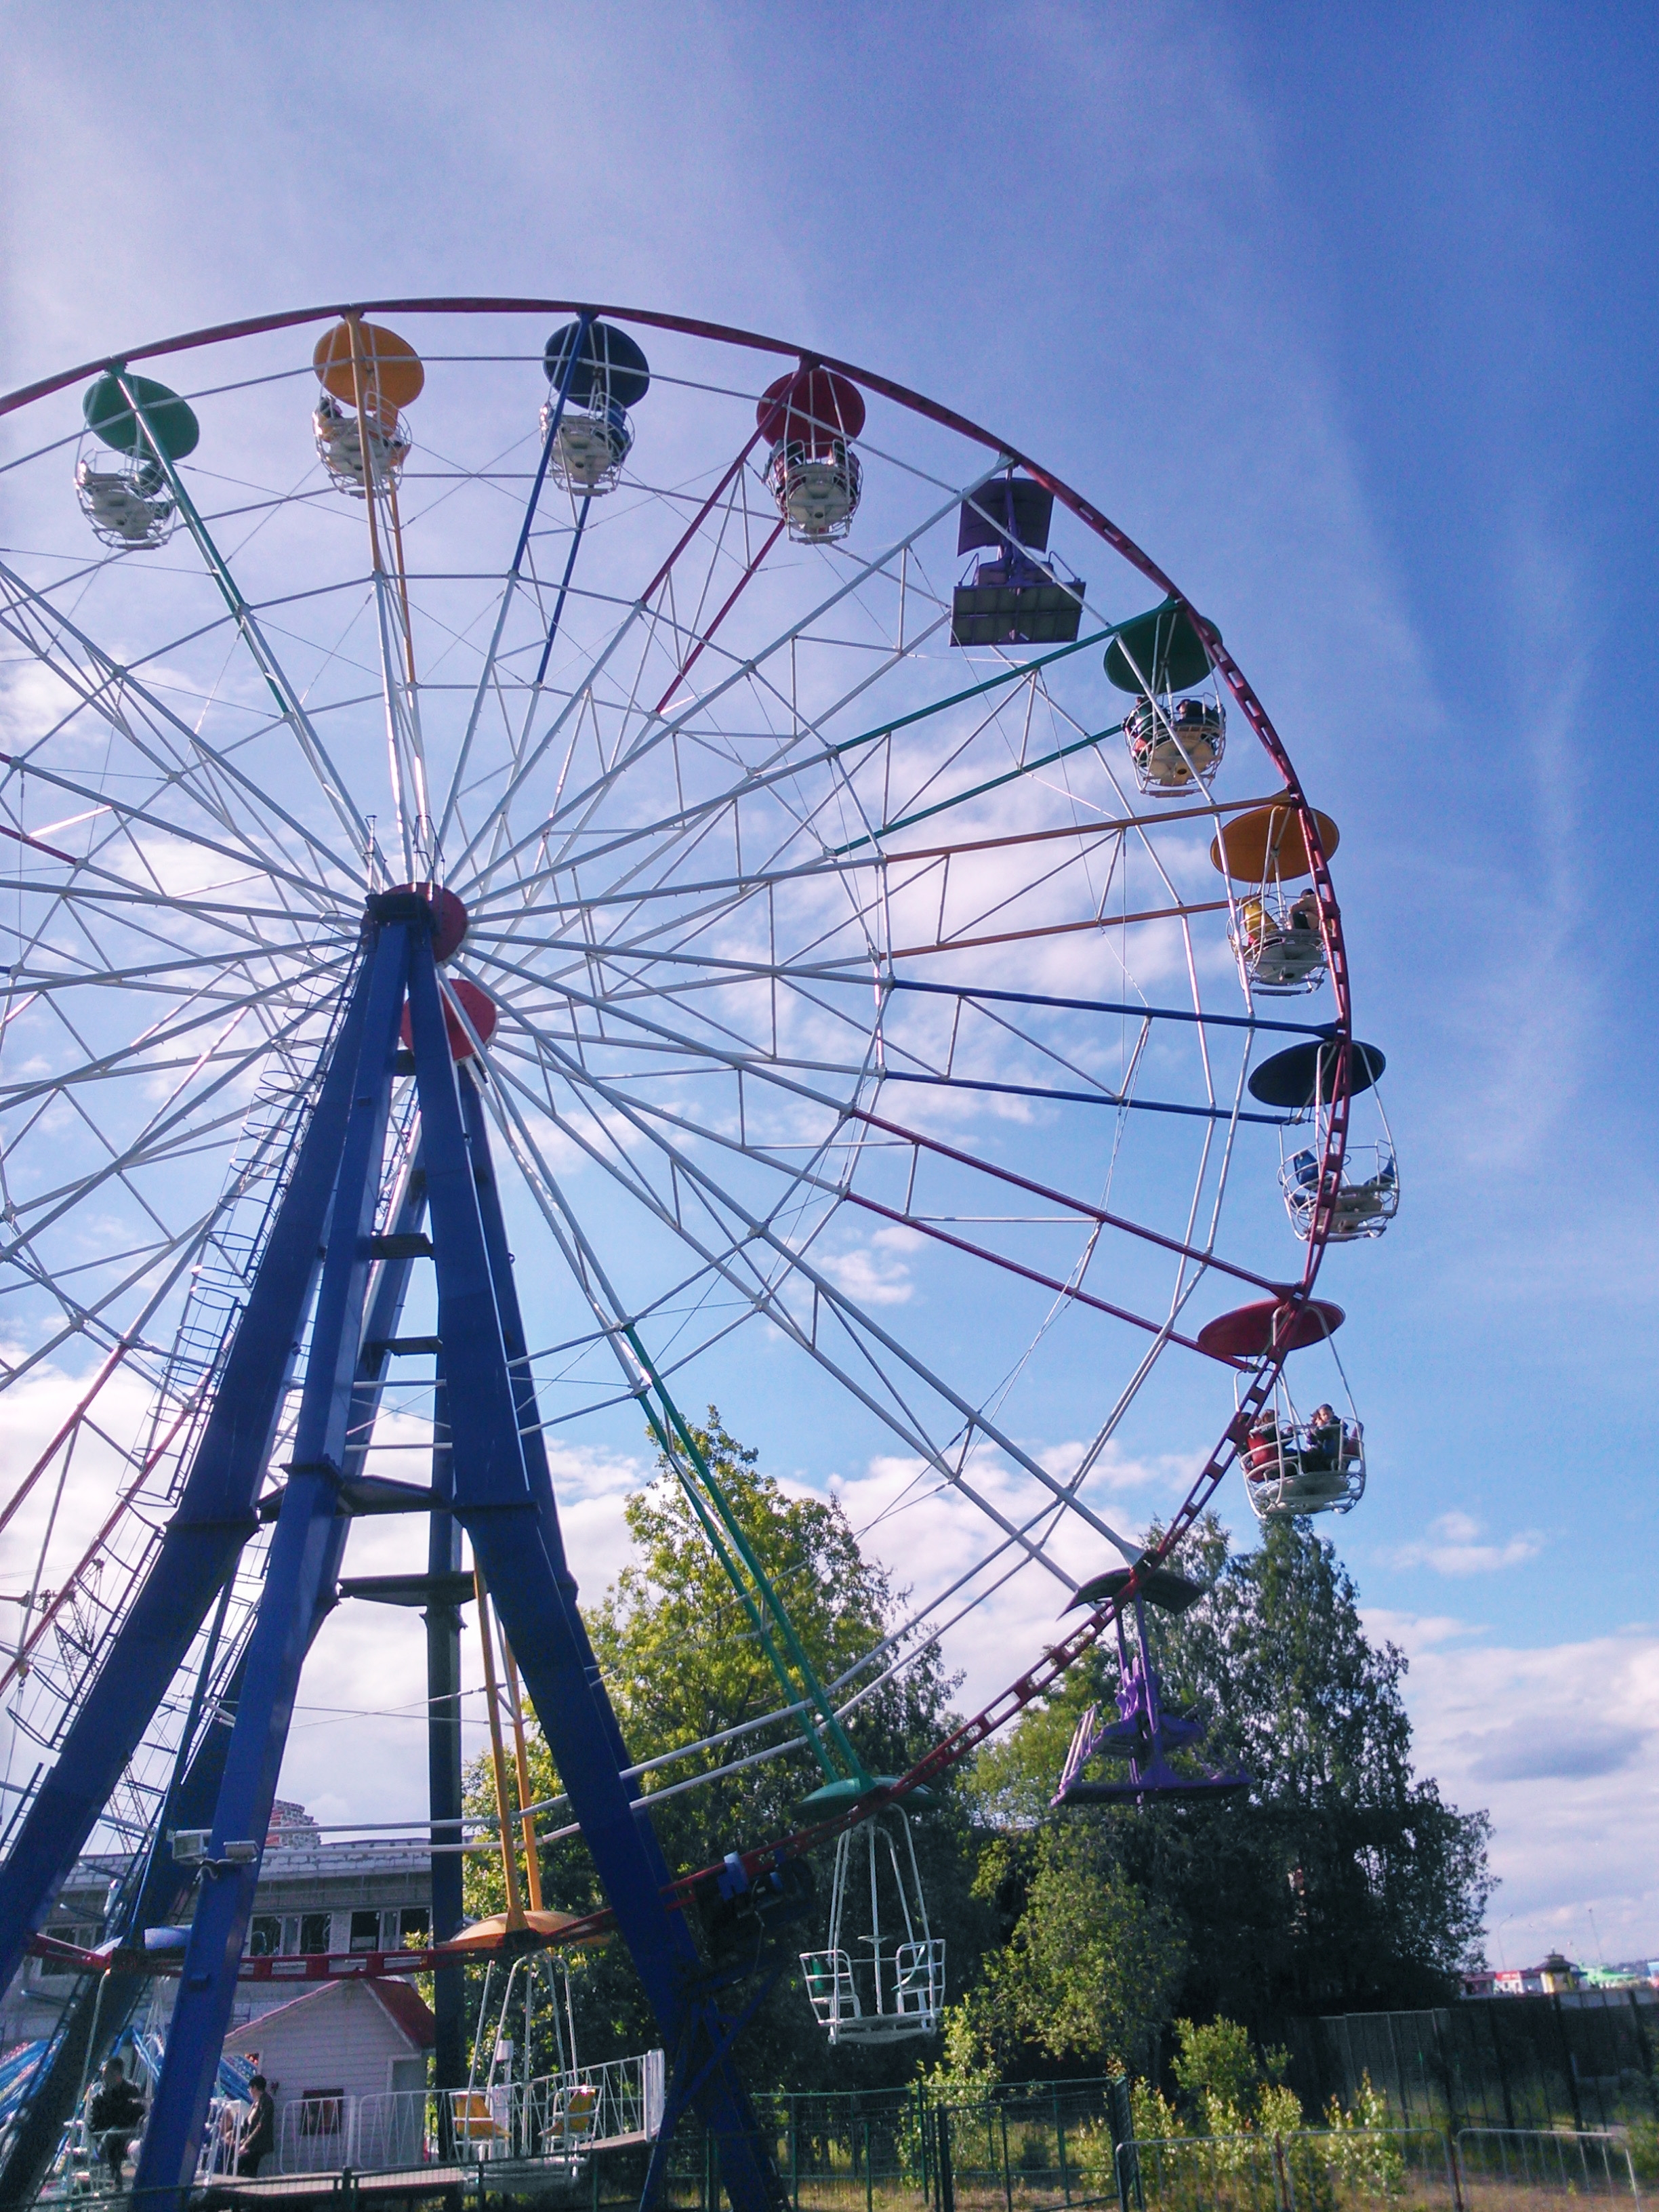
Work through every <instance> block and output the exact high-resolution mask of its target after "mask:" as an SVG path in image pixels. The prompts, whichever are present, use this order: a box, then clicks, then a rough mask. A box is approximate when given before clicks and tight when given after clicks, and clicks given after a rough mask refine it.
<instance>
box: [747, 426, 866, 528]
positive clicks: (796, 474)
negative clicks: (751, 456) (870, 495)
mask: <svg viewBox="0 0 1659 2212" xmlns="http://www.w3.org/2000/svg"><path fill="white" fill-rule="evenodd" d="M766 481H767V483H769V485H770V486H771V489H772V496H773V498H774V499H775V500H776V501H777V503H778V512H779V513H780V514H781V515H782V517H783V519H784V521H785V522H786V523H787V525H788V529H789V535H790V537H791V538H793V539H794V540H795V542H796V543H797V544H824V543H825V542H827V541H829V540H832V539H835V538H845V537H846V535H847V533H848V531H849V530H850V529H851V528H852V526H853V517H854V515H855V514H856V513H858V505H859V498H860V494H861V493H862V491H863V489H864V472H863V470H862V469H861V468H860V465H859V457H858V455H857V454H856V453H854V451H853V449H852V447H850V446H849V445H848V443H847V441H846V440H845V439H842V438H828V439H823V440H815V441H811V443H809V442H808V441H805V440H804V439H799V438H790V439H786V440H784V441H781V442H780V443H779V444H778V445H775V446H774V447H773V448H772V458H771V459H770V461H769V463H768V465H767V471H766Z"/></svg>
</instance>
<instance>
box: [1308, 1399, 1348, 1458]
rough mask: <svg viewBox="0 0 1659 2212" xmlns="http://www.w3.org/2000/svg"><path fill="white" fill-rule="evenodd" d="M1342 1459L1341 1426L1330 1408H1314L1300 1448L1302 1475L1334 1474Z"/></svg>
mask: <svg viewBox="0 0 1659 2212" xmlns="http://www.w3.org/2000/svg"><path fill="white" fill-rule="evenodd" d="M1341 1457H1342V1424H1341V1422H1340V1420H1339V1419H1338V1418H1337V1415H1336V1413H1335V1410H1334V1407H1330V1406H1316V1407H1314V1412H1313V1419H1311V1420H1310V1422H1309V1424H1308V1432H1307V1436H1306V1438H1305V1440H1304V1443H1303V1446H1302V1471H1303V1473H1304V1474H1335V1473H1336V1471H1337V1468H1338V1466H1339V1464H1340V1461H1341Z"/></svg>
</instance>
